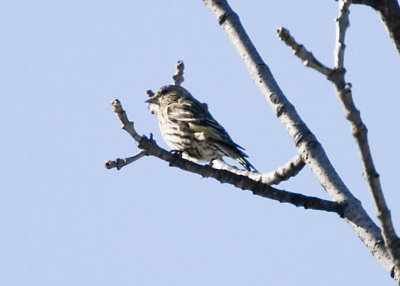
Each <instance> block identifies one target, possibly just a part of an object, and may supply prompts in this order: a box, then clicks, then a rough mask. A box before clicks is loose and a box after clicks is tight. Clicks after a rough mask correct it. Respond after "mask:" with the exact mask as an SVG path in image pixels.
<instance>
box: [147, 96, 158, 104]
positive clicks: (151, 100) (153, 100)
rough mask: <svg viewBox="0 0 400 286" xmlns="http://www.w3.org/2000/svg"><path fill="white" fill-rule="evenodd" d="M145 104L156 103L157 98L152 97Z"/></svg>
mask: <svg viewBox="0 0 400 286" xmlns="http://www.w3.org/2000/svg"><path fill="white" fill-rule="evenodd" d="M145 103H156V98H155V96H152V97H150V98H149V99H148V100H146V101H145Z"/></svg>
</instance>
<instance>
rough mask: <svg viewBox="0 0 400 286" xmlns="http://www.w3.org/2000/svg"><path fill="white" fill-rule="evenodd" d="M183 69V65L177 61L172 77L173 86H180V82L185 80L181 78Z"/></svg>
mask: <svg viewBox="0 0 400 286" xmlns="http://www.w3.org/2000/svg"><path fill="white" fill-rule="evenodd" d="M184 69H185V65H184V64H183V61H178V62H177V63H176V70H175V74H174V75H173V76H172V79H173V83H174V84H175V85H181V84H182V82H183V81H184V80H185V79H184V78H183V70H184Z"/></svg>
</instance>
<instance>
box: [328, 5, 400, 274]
mask: <svg viewBox="0 0 400 286" xmlns="http://www.w3.org/2000/svg"><path fill="white" fill-rule="evenodd" d="M350 2H351V1H350V0H341V1H339V16H338V18H337V19H336V23H337V26H336V48H335V52H334V55H335V70H338V71H343V72H341V73H339V74H338V76H337V77H335V78H332V79H331V80H332V82H333V83H334V85H335V87H336V94H337V97H338V98H339V100H340V101H341V102H342V105H343V108H344V109H345V114H346V118H347V119H348V120H349V121H350V124H351V129H352V134H353V136H354V139H355V140H356V143H357V146H358V149H359V151H360V155H361V161H362V163H363V169H364V170H363V175H364V178H365V180H366V181H367V184H368V186H369V189H370V192H371V194H372V197H373V200H374V203H375V207H376V212H377V217H378V219H379V220H380V222H381V232H382V236H383V240H384V242H385V246H386V248H387V250H388V252H389V253H390V256H391V257H392V259H393V262H394V264H395V266H396V268H397V271H395V272H396V273H397V275H398V277H397V279H400V277H399V276H400V239H399V237H398V236H397V235H396V232H395V230H394V227H393V222H392V217H391V214H390V210H389V208H388V206H387V204H386V201H385V196H384V195H383V190H382V186H381V182H380V179H379V174H378V172H377V171H376V169H375V164H374V161H373V159H372V153H371V150H370V147H369V143H368V136H367V131H368V130H367V127H366V126H365V124H364V122H363V121H362V119H361V115H360V111H359V110H358V109H357V108H356V106H355V104H354V101H353V97H352V92H351V85H350V84H346V80H345V68H344V51H345V43H344V41H345V35H346V31H347V28H348V27H349V6H350ZM375 2H376V1H375ZM393 273H394V272H393Z"/></svg>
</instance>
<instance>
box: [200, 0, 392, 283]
mask: <svg viewBox="0 0 400 286" xmlns="http://www.w3.org/2000/svg"><path fill="white" fill-rule="evenodd" d="M203 1H204V3H205V5H206V6H207V7H208V8H209V9H210V10H211V12H212V13H213V14H214V15H215V17H216V18H217V20H218V22H219V24H220V26H221V28H222V29H223V30H224V32H225V33H226V34H227V36H228V37H229V38H230V40H231V42H232V44H233V45H234V46H235V48H236V49H237V51H238V54H239V55H240V56H241V58H242V60H243V62H244V63H245V65H246V67H247V69H248V70H249V73H250V75H251V76H252V78H253V80H254V82H255V83H256V85H257V86H258V87H259V89H260V91H261V93H262V94H263V95H264V97H265V98H266V99H267V100H268V102H269V103H270V105H271V107H272V108H273V110H274V111H275V112H276V114H277V116H278V118H279V120H280V121H281V122H282V124H283V125H284V126H285V127H286V129H287V131H288V133H289V135H290V136H291V137H292V139H293V140H294V142H295V143H296V146H297V149H298V152H299V154H301V156H302V158H303V160H304V161H305V163H306V164H307V165H308V166H309V167H310V169H311V171H312V172H313V173H314V175H315V177H316V178H317V179H318V180H319V182H320V184H321V185H322V186H323V187H324V188H325V190H326V191H327V192H328V194H329V196H330V197H331V198H332V199H333V200H334V201H336V202H341V203H344V204H346V205H345V208H344V217H345V220H346V222H347V223H348V224H349V225H350V226H351V227H352V228H353V230H354V231H355V232H356V233H357V235H358V236H359V237H360V238H361V240H362V241H363V243H364V244H365V245H366V246H367V248H368V249H369V250H370V251H371V252H372V253H373V254H374V256H375V257H376V258H377V259H378V260H379V261H380V262H381V264H382V265H383V266H384V267H385V269H387V270H388V271H391V270H392V268H393V262H392V260H391V258H390V256H389V255H388V253H387V251H386V249H385V248H384V247H383V246H382V245H381V244H380V243H379V241H381V239H382V236H381V234H380V230H379V228H378V227H377V226H376V225H375V223H374V222H373V221H372V219H371V218H370V217H369V216H368V214H367V213H366V212H365V210H364V209H363V208H362V206H361V204H360V202H359V201H358V200H357V199H356V198H355V197H354V196H353V195H352V194H351V192H350V191H349V190H348V189H347V187H346V186H345V185H344V183H343V181H342V180H341V178H340V177H339V176H338V174H337V173H336V171H335V169H334V168H333V166H332V165H331V163H330V161H329V159H328V158H327V156H326V153H325V151H324V150H323V148H322V146H321V145H320V143H319V142H318V141H317V139H316V138H315V136H314V135H313V134H312V133H311V131H310V130H309V129H308V127H307V126H306V124H305V123H304V122H303V121H302V120H301V118H300V116H299V115H298V114H297V112H296V110H295V108H294V107H293V105H292V104H291V103H290V102H289V101H288V100H287V98H286V97H285V95H284V94H283V92H282V91H281V89H280V87H279V86H278V84H277V83H276V81H275V79H274V77H273V75H272V73H271V72H270V70H269V68H268V66H267V65H266V64H265V63H264V61H263V60H262V58H261V56H260V55H259V54H258V52H257V50H256V48H255V47H254V45H253V44H252V42H251V40H250V38H249V37H248V35H247V33H246V32H245V30H244V28H243V26H242V24H241V23H240V20H239V17H238V16H237V14H236V13H235V12H234V11H233V10H232V9H231V7H230V6H229V4H228V3H227V1H225V0H203ZM397 281H399V280H397Z"/></svg>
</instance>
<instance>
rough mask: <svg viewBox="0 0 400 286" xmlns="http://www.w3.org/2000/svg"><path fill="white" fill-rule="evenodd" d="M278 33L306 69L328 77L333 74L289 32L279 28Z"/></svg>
mask: <svg viewBox="0 0 400 286" xmlns="http://www.w3.org/2000/svg"><path fill="white" fill-rule="evenodd" d="M277 32H278V38H279V39H280V40H282V41H283V42H284V43H285V44H286V45H288V46H289V47H290V48H291V49H292V50H293V53H294V54H295V55H296V56H298V57H299V58H300V59H301V61H302V62H303V64H304V65H305V66H306V67H310V68H313V69H315V70H316V71H318V72H320V73H322V74H323V75H325V76H327V77H328V76H330V75H331V74H332V72H333V70H332V69H330V68H328V67H327V66H325V65H323V64H322V63H321V62H319V61H318V60H317V59H316V58H315V57H314V55H313V54H312V53H311V52H309V51H308V50H307V49H306V48H305V47H304V46H303V45H301V44H298V43H297V42H296V40H295V39H294V38H293V37H292V35H290V32H289V30H287V29H285V28H283V27H279V28H278V31H277Z"/></svg>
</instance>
